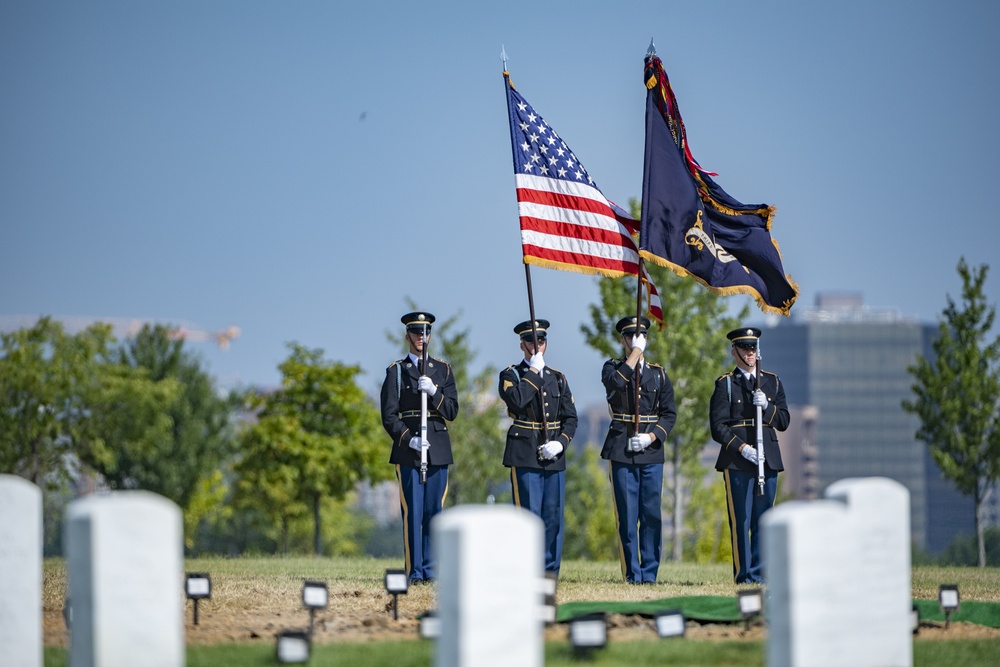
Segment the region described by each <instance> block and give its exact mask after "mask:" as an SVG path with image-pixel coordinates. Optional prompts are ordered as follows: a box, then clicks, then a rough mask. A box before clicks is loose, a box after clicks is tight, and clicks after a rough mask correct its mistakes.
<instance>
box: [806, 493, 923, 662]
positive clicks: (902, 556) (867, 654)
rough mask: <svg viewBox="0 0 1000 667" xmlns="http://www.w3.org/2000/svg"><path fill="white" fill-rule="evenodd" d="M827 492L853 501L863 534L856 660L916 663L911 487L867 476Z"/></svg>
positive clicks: (856, 525) (854, 525)
mask: <svg viewBox="0 0 1000 667" xmlns="http://www.w3.org/2000/svg"><path fill="white" fill-rule="evenodd" d="M824 496H825V497H826V498H829V499H830V500H836V501H839V502H842V503H844V504H845V505H846V506H847V513H848V520H849V523H850V526H851V531H852V532H853V533H854V534H855V535H856V536H857V547H858V552H857V554H856V555H855V557H854V560H855V564H856V567H855V576H856V578H857V580H856V588H857V589H858V592H857V596H858V597H857V602H856V604H855V605H854V606H853V612H854V613H855V614H856V615H857V616H858V620H859V624H860V630H859V633H858V634H857V636H855V637H854V638H853V639H852V641H854V642H855V643H856V644H859V648H860V655H859V660H860V662H858V663H856V664H858V665H903V666H904V667H907V666H909V665H912V664H913V629H912V625H911V624H912V621H911V618H910V613H911V610H912V608H913V599H912V591H911V588H910V492H909V491H908V490H907V489H906V487H905V486H903V485H902V484H900V483H899V482H896V481H894V480H891V479H887V478H885V477H864V478H855V479H842V480H840V481H837V482H834V483H833V484H831V485H830V486H828V487H827V489H826V492H825V493H824Z"/></svg>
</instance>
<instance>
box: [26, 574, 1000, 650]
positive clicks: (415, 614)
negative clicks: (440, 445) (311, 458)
mask: <svg viewBox="0 0 1000 667" xmlns="http://www.w3.org/2000/svg"><path fill="white" fill-rule="evenodd" d="M300 586H301V583H300V582H295V583H294V585H289V586H286V587H284V588H283V589H282V590H281V591H280V594H279V593H278V592H275V591H266V592H264V591H260V590H259V589H258V587H256V586H254V585H251V584H250V583H247V585H241V582H240V580H239V578H232V580H229V581H227V580H225V579H223V580H221V581H216V582H213V597H212V599H211V600H203V601H202V602H200V603H199V607H198V625H194V623H193V607H192V602H190V601H188V602H186V604H185V625H186V638H187V643H188V644H226V643H257V642H260V643H266V644H271V643H273V642H274V636H275V634H277V633H278V632H281V631H282V630H290V629H306V628H308V627H309V612H308V611H306V610H304V609H302V607H301V606H300V605H301V597H300V595H299V594H298V592H297V590H296V587H300ZM620 588H621V589H622V590H621V594H622V595H628V596H630V597H631V596H634V595H635V591H636V587H629V586H625V585H624V584H622V585H620ZM662 597H666V595H664V592H663V591H662V590H656V588H650V589H649V592H648V597H647V598H646V599H658V598H662ZM603 599H611V598H603ZM58 600H61V598H56V597H55V596H49V595H47V596H46V599H45V606H44V610H43V623H44V641H45V645H46V646H61V647H66V646H68V643H69V637H68V633H67V631H66V624H65V621H64V620H63V611H62V606H61V604H57V602H58ZM560 601H563V600H560ZM566 601H569V600H566ZM435 606H436V600H435V587H434V586H429V585H422V586H417V587H414V588H412V589H410V591H409V593H408V594H407V595H404V596H400V597H399V610H398V619H394V618H393V613H392V598H391V596H389V595H387V594H386V593H385V592H384V591H376V590H372V588H371V587H358V586H350V585H345V586H337V585H334V586H331V587H330V606H329V608H328V609H326V610H324V611H321V612H318V613H317V614H316V615H315V618H314V630H313V632H314V635H313V637H314V641H315V642H317V643H321V644H326V643H334V642H366V641H373V642H374V641H378V642H382V641H397V640H398V641H406V640H415V639H417V638H418V632H419V623H420V622H419V616H420V615H421V614H423V613H424V612H425V611H427V610H430V609H434V608H435ZM608 624H609V635H608V636H609V640H610V641H642V640H655V639H657V636H656V632H655V627H654V624H653V620H652V619H650V618H644V617H642V616H634V615H627V616H626V615H620V614H612V615H610V616H609V617H608ZM766 632H767V631H766V628H765V627H764V625H763V623H762V622H760V621H757V622H755V623H753V624H752V625H751V626H750V628H749V629H746V628H745V627H744V625H743V624H725V623H705V624H702V623H696V622H694V621H688V623H687V626H686V630H685V633H686V636H687V638H688V639H691V640H700V641H743V640H749V641H762V640H764V639H765V638H766ZM567 637H568V626H567V625H565V624H553V625H550V626H548V627H547V628H546V630H545V638H546V639H547V640H550V641H566V640H567ZM942 639H1000V629H997V628H989V627H985V626H981V625H975V624H972V623H952V624H951V627H950V628H949V629H947V630H946V629H945V628H944V624H943V623H936V622H926V621H925V622H924V623H922V624H921V627H920V632H919V634H918V636H917V641H925V640H926V641H933V640H942Z"/></svg>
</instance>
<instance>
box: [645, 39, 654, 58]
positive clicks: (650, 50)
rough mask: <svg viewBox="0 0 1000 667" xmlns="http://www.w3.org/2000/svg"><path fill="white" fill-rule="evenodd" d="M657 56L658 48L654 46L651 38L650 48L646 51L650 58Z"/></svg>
mask: <svg viewBox="0 0 1000 667" xmlns="http://www.w3.org/2000/svg"><path fill="white" fill-rule="evenodd" d="M655 55H656V47H655V46H654V45H653V38H652V37H650V38H649V48H648V49H646V57H647V58H648V57H649V56H655Z"/></svg>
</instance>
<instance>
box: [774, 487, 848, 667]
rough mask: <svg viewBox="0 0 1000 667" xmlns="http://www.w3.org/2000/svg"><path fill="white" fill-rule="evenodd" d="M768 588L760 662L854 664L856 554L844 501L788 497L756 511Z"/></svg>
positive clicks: (801, 666)
mask: <svg viewBox="0 0 1000 667" xmlns="http://www.w3.org/2000/svg"><path fill="white" fill-rule="evenodd" d="M761 524H762V530H763V531H764V532H763V539H762V542H761V545H762V548H763V557H764V563H765V565H764V567H765V575H766V577H767V596H766V598H765V602H764V613H765V615H766V617H767V624H768V627H767V632H768V639H767V664H768V665H769V666H771V667H775V666H776V665H795V666H796V667H818V666H819V665H829V666H832V665H857V664H859V663H858V661H857V659H856V652H855V651H854V649H855V644H854V638H855V636H856V634H857V631H858V624H857V622H856V621H857V618H858V617H857V607H858V604H859V602H858V600H856V599H855V596H854V591H855V587H854V583H855V578H856V576H857V575H856V573H855V560H856V558H857V547H856V542H857V540H856V538H855V536H854V534H853V533H852V532H851V526H850V521H849V520H848V516H847V508H846V507H844V505H843V504H841V503H838V502H834V501H832V500H814V501H792V502H787V503H781V504H780V505H777V506H775V507H774V508H773V509H771V510H768V511H767V512H766V513H765V514H764V516H763V517H762V518H761Z"/></svg>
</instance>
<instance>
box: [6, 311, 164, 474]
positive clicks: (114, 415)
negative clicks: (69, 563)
mask: <svg viewBox="0 0 1000 667" xmlns="http://www.w3.org/2000/svg"><path fill="white" fill-rule="evenodd" d="M0 342H2V356H0V471H3V472H10V473H13V474H17V475H21V476H22V477H25V478H26V479H28V480H30V481H32V482H34V483H35V484H39V485H45V486H48V487H49V488H56V487H59V486H62V485H64V484H65V483H66V482H69V481H71V480H72V479H74V478H75V476H76V475H77V474H78V473H79V472H80V468H81V467H82V468H83V472H88V471H93V472H98V473H100V474H102V475H105V476H107V475H109V474H110V475H112V476H113V474H114V473H115V471H116V470H117V467H118V464H119V461H120V459H121V456H122V452H123V451H124V450H125V449H129V450H131V451H133V452H135V453H137V455H138V453H141V452H147V451H150V450H151V449H153V448H154V447H155V443H157V442H159V441H161V440H162V439H163V438H164V437H165V435H166V434H167V433H168V432H169V427H170V419H169V416H168V415H167V414H166V413H165V412H164V410H163V406H164V405H169V404H170V403H171V402H172V401H173V400H174V399H175V397H176V395H177V392H178V386H177V383H176V382H174V381H172V380H165V381H163V382H154V381H152V380H151V379H150V378H149V377H148V374H147V373H146V372H145V371H144V370H140V369H134V368H129V367H128V366H125V365H123V364H120V363H117V361H116V360H115V359H114V351H113V344H114V337H113V336H112V335H111V327H110V325H107V324H94V325H91V326H90V327H88V328H87V329H85V330H84V331H81V332H79V333H77V334H74V335H69V334H67V333H66V332H65V331H64V329H63V327H62V325H60V324H59V323H58V322H54V321H53V320H52V319H50V318H47V317H43V318H41V319H40V320H39V321H38V322H37V323H35V325H34V326H32V327H30V328H24V329H20V330H18V331H15V332H12V333H7V334H3V335H2V338H0Z"/></svg>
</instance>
